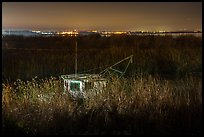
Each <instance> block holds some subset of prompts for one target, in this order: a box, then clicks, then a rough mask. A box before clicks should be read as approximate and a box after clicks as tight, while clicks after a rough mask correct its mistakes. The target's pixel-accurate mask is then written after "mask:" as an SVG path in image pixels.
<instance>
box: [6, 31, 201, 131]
mask: <svg viewBox="0 0 204 137" xmlns="http://www.w3.org/2000/svg"><path fill="white" fill-rule="evenodd" d="M4 43H7V44H6V46H5V45H4ZM2 44H3V47H2V88H3V90H2V121H3V123H2V126H3V134H9V133H10V134H34V135H38V134H60V135H62V134H84V135H86V134H194V135H196V134H202V131H201V120H202V116H201V115H202V91H201V89H202V85H201V83H202V78H201V76H202V38H197V37H193V36H186V37H183V36H181V37H177V38H173V37H170V36H165V37H162V36H112V37H107V38H106V37H100V36H97V35H96V36H95V35H93V36H90V37H89V36H87V37H86V36H85V37H79V38H78V72H84V71H86V70H89V69H92V68H99V69H98V70H94V71H92V73H98V72H100V71H102V70H104V69H105V68H106V67H107V66H109V65H112V64H114V63H115V62H117V61H119V60H121V59H123V58H125V57H127V56H129V55H131V54H133V55H134V59H133V64H131V65H130V67H129V68H128V71H127V73H126V75H125V76H124V77H123V78H121V79H119V78H117V77H111V78H110V79H109V82H108V85H107V88H106V89H104V91H103V92H101V93H98V94H97V95H96V96H94V97H93V98H88V99H85V100H80V99H73V98H71V97H70V96H69V94H63V81H62V80H61V79H59V78H58V77H59V76H60V75H62V74H70V73H74V68H75V67H74V57H75V56H74V49H75V47H74V41H73V38H71V37H50V38H49V37H46V38H43V37H28V38H26V37H25V38H24V37H14V36H12V37H3V39H2ZM12 48H13V49H12ZM45 48H46V49H45ZM119 68H120V69H122V68H125V64H123V65H121V66H119ZM90 73H91V72H90ZM195 74H196V75H195ZM197 74H198V75H197ZM36 76H37V77H36Z"/></svg>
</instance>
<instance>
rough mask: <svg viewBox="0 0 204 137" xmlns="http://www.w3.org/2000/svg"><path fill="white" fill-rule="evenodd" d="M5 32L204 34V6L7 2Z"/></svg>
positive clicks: (148, 3)
mask: <svg viewBox="0 0 204 137" xmlns="http://www.w3.org/2000/svg"><path fill="white" fill-rule="evenodd" d="M2 27H3V29H8V28H9V29H38V30H48V29H50V30H73V29H77V30H92V29H96V30H112V31H115V30H121V31H122V30H129V31H135V30H148V31H158V30H166V31H169V30H170V31H171V30H181V29H187V30H197V29H200V30H202V2H163V3H161V2H59V3H58V2H50V3H48V2H44V3H42V2H35V3H33V2H3V3H2Z"/></svg>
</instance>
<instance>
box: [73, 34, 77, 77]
mask: <svg viewBox="0 0 204 137" xmlns="http://www.w3.org/2000/svg"><path fill="white" fill-rule="evenodd" d="M74 31H75V32H74V35H75V44H76V45H75V51H76V53H75V77H76V75H77V34H76V30H74Z"/></svg>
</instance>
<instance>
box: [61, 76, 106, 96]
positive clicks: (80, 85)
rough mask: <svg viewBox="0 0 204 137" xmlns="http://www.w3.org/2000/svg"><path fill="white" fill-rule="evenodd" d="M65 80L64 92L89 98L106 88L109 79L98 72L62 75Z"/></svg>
mask: <svg viewBox="0 0 204 137" xmlns="http://www.w3.org/2000/svg"><path fill="white" fill-rule="evenodd" d="M61 78H62V79H63V80H64V93H68V94H71V95H72V96H73V97H79V98H87V97H90V96H93V95H95V94H97V93H98V92H101V91H103V90H104V88H105V87H106V84H107V80H106V79H105V78H102V77H101V76H100V75H98V74H71V75H61Z"/></svg>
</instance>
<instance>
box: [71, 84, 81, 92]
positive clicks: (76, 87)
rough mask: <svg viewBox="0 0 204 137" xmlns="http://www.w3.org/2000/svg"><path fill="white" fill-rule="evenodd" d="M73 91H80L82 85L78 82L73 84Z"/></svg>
mask: <svg viewBox="0 0 204 137" xmlns="http://www.w3.org/2000/svg"><path fill="white" fill-rule="evenodd" d="M70 89H71V91H80V83H78V82H71V83H70Z"/></svg>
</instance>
